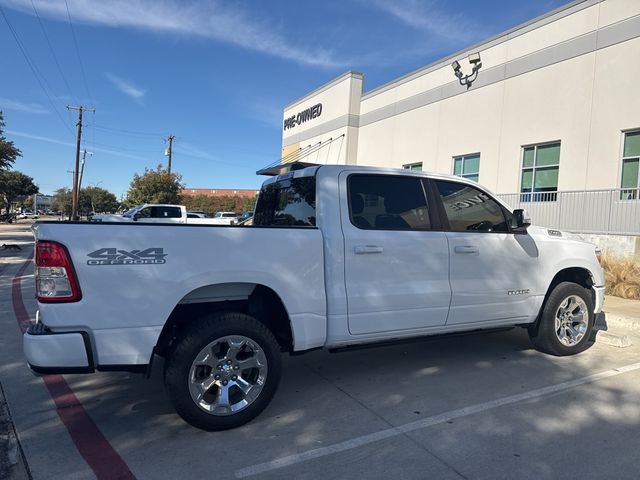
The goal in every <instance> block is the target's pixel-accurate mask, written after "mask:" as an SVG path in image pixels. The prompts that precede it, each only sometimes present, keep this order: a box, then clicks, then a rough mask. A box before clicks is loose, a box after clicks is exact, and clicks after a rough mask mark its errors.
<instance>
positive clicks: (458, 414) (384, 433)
mask: <svg viewBox="0 0 640 480" xmlns="http://www.w3.org/2000/svg"><path fill="white" fill-rule="evenodd" d="M634 370H640V363H633V364H631V365H625V366H624V367H620V368H613V369H611V370H606V371H604V372H600V373H595V374H593V375H588V376H586V377H582V378H577V379H575V380H570V381H568V382H563V383H558V384H556V385H550V386H548V387H543V388H537V389H535V390H530V391H528V392H524V393H519V394H517V395H511V396H508V397H503V398H499V399H497V400H491V401H489V402H484V403H479V404H477V405H471V406H469V407H464V408H459V409H457V410H451V411H449V412H445V413H441V414H439V415H434V416H432V417H428V418H424V419H422V420H417V421H415V422H411V423H407V424H404V425H400V426H398V427H393V428H388V429H386V430H380V431H378V432H374V433H370V434H368V435H363V436H361V437H356V438H352V439H351V440H346V441H344V442H340V443H335V444H333V445H329V446H328V447H322V448H316V449H313V450H307V451H306V452H302V453H298V454H295V455H289V456H286V457H281V458H276V459H275V460H271V461H270V462H265V463H258V464H256V465H253V466H250V467H246V468H241V469H240V470H237V471H236V472H235V475H236V478H246V477H250V476H252V475H257V474H259V473H264V472H269V471H271V470H277V469H279V468H284V467H289V466H291V465H295V464H297V463H302V462H306V461H307V460H313V459H315V458H320V457H326V456H327V455H332V454H334V453H339V452H344V451H345V450H352V449H354V448H358V447H362V446H363V445H368V444H370V443H374V442H378V441H380V440H384V439H386V438H391V437H396V436H398V435H403V434H405V433H407V432H412V431H414V430H419V429H421V428H426V427H431V426H433V425H438V424H440V423H444V422H448V421H450V420H454V419H457V418H462V417H467V416H469V415H473V414H475V413H480V412H485V411H487V410H492V409H494V408H498V407H502V406H504V405H511V404H513V403H517V402H523V401H525V400H531V399H534V398H540V397H544V396H546V395H551V394H554V393H558V392H562V391H565V390H569V389H571V388H575V387H579V386H580V385H585V384H588V383H594V382H597V381H600V380H604V379H605V378H610V377H615V376H618V375H622V374H623V373H627V372H632V371H634Z"/></svg>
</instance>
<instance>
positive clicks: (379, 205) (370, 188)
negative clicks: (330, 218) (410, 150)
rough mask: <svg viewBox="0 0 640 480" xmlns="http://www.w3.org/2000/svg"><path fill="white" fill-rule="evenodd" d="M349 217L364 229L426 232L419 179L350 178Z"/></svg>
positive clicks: (426, 213) (426, 215)
mask: <svg viewBox="0 0 640 480" xmlns="http://www.w3.org/2000/svg"><path fill="white" fill-rule="evenodd" d="M348 190H349V216H350V218H351V223H352V224H353V225H354V226H356V227H358V228H360V229H363V230H429V229H431V222H430V219H429V211H428V209H427V199H426V197H425V194H424V189H423V188H422V182H421V181H420V178H418V177H409V176H406V177H403V176H398V175H361V174H354V175H350V176H349V180H348Z"/></svg>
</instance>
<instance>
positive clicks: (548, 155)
mask: <svg viewBox="0 0 640 480" xmlns="http://www.w3.org/2000/svg"><path fill="white" fill-rule="evenodd" d="M559 169H560V142H557V143H545V144H541V145H531V146H528V147H524V148H523V149H522V181H521V183H520V185H521V187H520V192H521V193H522V195H521V200H522V201H523V202H555V200H556V195H557V193H556V192H557V191H558V171H559Z"/></svg>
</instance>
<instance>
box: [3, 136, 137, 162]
mask: <svg viewBox="0 0 640 480" xmlns="http://www.w3.org/2000/svg"><path fill="white" fill-rule="evenodd" d="M6 133H7V134H8V135H14V136H16V137H22V138H28V139H30V140H37V141H40V142H46V143H53V144H56V145H63V146H65V147H75V146H76V144H75V143H72V142H65V141H64V140H58V139H57V138H51V137H44V136H42V135H34V134H32V133H26V132H19V131H16V130H7V131H6ZM91 150H92V151H94V152H102V153H108V154H109V155H115V156H117V157H124V158H130V159H133V160H142V161H148V159H145V158H142V157H138V156H135V155H129V154H128V153H123V152H116V151H114V150H109V149H107V148H99V147H91Z"/></svg>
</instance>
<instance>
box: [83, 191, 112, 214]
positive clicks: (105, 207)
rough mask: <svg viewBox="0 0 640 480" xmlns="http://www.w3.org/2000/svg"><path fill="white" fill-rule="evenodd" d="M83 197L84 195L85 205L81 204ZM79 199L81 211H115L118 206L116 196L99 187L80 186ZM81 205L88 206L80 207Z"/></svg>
mask: <svg viewBox="0 0 640 480" xmlns="http://www.w3.org/2000/svg"><path fill="white" fill-rule="evenodd" d="M83 197H86V200H85V202H86V203H87V205H83V204H82V199H83ZM79 200H80V202H79V203H80V206H81V208H80V211H81V212H85V211H86V212H94V213H115V212H116V210H118V206H119V203H118V199H117V198H116V196H115V195H114V194H113V193H111V192H110V191H108V190H105V189H104V188H100V187H87V188H81V189H80V197H79ZM83 206H85V207H88V208H82V207H83Z"/></svg>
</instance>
